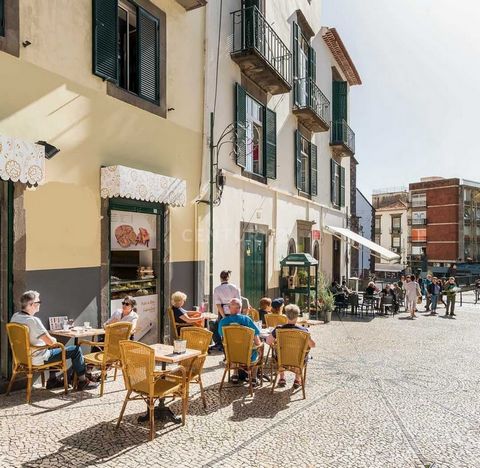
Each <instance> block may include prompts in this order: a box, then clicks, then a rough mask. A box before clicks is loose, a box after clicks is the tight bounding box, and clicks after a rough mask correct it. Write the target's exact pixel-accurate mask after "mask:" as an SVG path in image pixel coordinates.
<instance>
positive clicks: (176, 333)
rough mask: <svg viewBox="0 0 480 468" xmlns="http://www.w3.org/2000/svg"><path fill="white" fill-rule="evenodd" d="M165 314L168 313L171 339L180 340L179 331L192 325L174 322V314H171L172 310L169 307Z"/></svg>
mask: <svg viewBox="0 0 480 468" xmlns="http://www.w3.org/2000/svg"><path fill="white" fill-rule="evenodd" d="M167 313H168V317H169V318H170V324H171V327H172V331H173V339H174V340H178V339H180V334H179V330H181V329H182V328H184V327H192V324H191V323H185V322H184V323H179V322H175V314H174V313H173V309H172V308H171V307H169V308H168V310H167Z"/></svg>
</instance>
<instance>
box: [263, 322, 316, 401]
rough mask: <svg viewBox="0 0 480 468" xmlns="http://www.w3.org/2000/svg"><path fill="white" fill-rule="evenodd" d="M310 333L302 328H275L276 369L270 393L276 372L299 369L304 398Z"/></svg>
mask: <svg viewBox="0 0 480 468" xmlns="http://www.w3.org/2000/svg"><path fill="white" fill-rule="evenodd" d="M309 340H310V335H309V333H308V332H304V331H302V330H292V329H288V328H287V329H281V328H280V329H277V331H276V341H275V353H276V371H275V377H274V378H273V380H272V393H273V391H274V390H275V385H276V384H277V379H278V373H279V371H282V370H288V371H292V372H296V371H299V373H300V376H301V383H302V392H303V398H304V399H305V398H306V397H305V382H306V378H307V360H306V356H307V354H308V350H309V348H308V343H309Z"/></svg>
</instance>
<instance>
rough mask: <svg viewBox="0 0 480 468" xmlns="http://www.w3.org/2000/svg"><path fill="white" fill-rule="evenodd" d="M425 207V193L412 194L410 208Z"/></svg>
mask: <svg viewBox="0 0 480 468" xmlns="http://www.w3.org/2000/svg"><path fill="white" fill-rule="evenodd" d="M421 206H427V195H426V194H425V193H413V194H412V208H415V207H421Z"/></svg>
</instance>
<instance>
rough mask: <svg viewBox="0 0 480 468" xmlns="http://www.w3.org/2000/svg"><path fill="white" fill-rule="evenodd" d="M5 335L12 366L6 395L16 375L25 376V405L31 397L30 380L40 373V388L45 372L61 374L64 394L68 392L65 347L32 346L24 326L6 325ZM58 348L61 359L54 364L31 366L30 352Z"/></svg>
mask: <svg viewBox="0 0 480 468" xmlns="http://www.w3.org/2000/svg"><path fill="white" fill-rule="evenodd" d="M6 327H7V334H8V339H9V341H10V347H11V349H12V355H13V364H12V377H11V379H10V382H9V384H8V388H7V395H9V394H10V390H11V389H12V385H13V382H14V380H15V378H16V376H17V374H27V403H30V402H31V397H32V379H33V374H34V373H35V372H40V373H41V377H42V386H44V385H45V374H44V372H45V371H46V370H49V371H55V370H57V371H61V372H63V384H64V388H65V393H67V392H68V377H67V360H66V354H65V347H64V346H63V344H62V343H54V344H52V345H45V346H32V345H31V344H30V337H29V329H28V327H27V326H26V325H21V324H19V323H7V325H6ZM52 348H60V349H61V350H62V359H61V360H60V361H56V362H50V363H48V364H43V365H40V366H34V365H33V364H32V351H35V350H39V349H52Z"/></svg>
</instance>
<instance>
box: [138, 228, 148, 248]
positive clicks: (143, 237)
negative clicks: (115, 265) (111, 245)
mask: <svg viewBox="0 0 480 468" xmlns="http://www.w3.org/2000/svg"><path fill="white" fill-rule="evenodd" d="M149 242H150V234H149V232H148V231H147V230H146V229H145V228H142V227H141V228H138V234H137V239H136V242H135V245H138V244H142V245H145V246H146V247H148V243H149Z"/></svg>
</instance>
